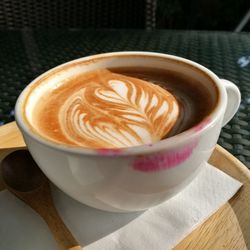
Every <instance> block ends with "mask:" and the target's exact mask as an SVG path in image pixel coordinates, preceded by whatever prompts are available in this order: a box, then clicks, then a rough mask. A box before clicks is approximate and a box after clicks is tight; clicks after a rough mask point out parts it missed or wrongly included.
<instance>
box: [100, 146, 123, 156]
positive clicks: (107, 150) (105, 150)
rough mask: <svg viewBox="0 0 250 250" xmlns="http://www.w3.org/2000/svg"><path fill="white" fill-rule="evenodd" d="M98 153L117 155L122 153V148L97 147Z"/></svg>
mask: <svg viewBox="0 0 250 250" xmlns="http://www.w3.org/2000/svg"><path fill="white" fill-rule="evenodd" d="M96 152H97V154H98V155H102V156H117V155H120V154H121V153H122V149H119V148H99V149H96Z"/></svg>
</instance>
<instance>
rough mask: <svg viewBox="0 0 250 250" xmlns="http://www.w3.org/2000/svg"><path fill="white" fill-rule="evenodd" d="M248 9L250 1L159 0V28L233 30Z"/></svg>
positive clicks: (247, 27) (249, 27)
mask: <svg viewBox="0 0 250 250" xmlns="http://www.w3.org/2000/svg"><path fill="white" fill-rule="evenodd" d="M249 9H250V1H249V0H219V1H218V0H190V1H189V0H158V1H157V15H156V16H157V18H156V27H157V28H160V29H164V28H168V29H194V30H228V31H233V30H234V29H235V28H236V26H237V25H238V23H239V22H240V21H241V19H242V18H243V17H244V16H245V14H246V13H247V11H248V10H249ZM243 30H244V31H249V30H250V22H248V23H247V24H246V26H245V27H244V29H243Z"/></svg>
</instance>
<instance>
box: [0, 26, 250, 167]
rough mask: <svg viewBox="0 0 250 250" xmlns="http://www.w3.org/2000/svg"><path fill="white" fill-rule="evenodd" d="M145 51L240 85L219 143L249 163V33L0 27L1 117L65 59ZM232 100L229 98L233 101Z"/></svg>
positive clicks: (8, 115) (8, 117) (8, 114)
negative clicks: (207, 70)
mask: <svg viewBox="0 0 250 250" xmlns="http://www.w3.org/2000/svg"><path fill="white" fill-rule="evenodd" d="M123 50H146V51H156V52H164V53H169V54H174V55H178V56H183V57H186V58H189V59H191V60H194V61H196V62H198V63H201V64H202V65H204V66H206V67H208V68H210V69H211V70H213V71H214V72H215V73H216V74H217V75H218V76H219V77H221V78H226V79H228V80H231V81H233V82H234V83H235V84H237V85H238V86H239V88H240V90H241V93H242V103H241V106H240V109H239V111H238V113H237V114H236V116H235V117H234V118H233V119H232V121H231V122H230V123H229V124H228V125H226V126H225V127H224V128H223V130H222V132H221V136H220V139H219V144H221V145H222V146H223V147H225V148H226V149H227V150H229V151H230V152H231V153H233V154H234V155H235V156H236V157H238V158H239V159H240V160H241V161H243V162H244V163H245V164H246V165H247V166H248V167H250V132H249V128H250V127H249V122H250V33H249V34H248V33H242V34H234V33H221V32H218V33H216V32H195V31H193V32H182V31H154V32H145V31H138V30H136V31H133V30H130V31H129V30H119V31H115V30H113V31H105V30H96V31H91V30H88V31H81V30H75V31H65V30H61V31H58V30H54V31H44V32H42V31H36V32H31V31H23V32H17V31H9V32H6V31H2V32H1V31H0V55H1V56H0V79H1V81H0V120H1V122H2V123H6V122H9V121H12V120H13V119H14V117H13V111H12V110H13V107H14V104H15V100H16V98H17V96H18V94H19V93H20V91H21V90H22V89H23V88H24V87H25V86H26V85H27V84H28V83H29V81H31V80H32V79H33V78H34V77H36V76H38V75H39V74H41V73H42V72H44V71H46V70H48V69H50V68H51V67H54V66H56V65H58V64H61V63H63V62H66V61H69V60H72V59H75V58H79V57H83V56H86V55H90V54H96V53H101V52H108V51H123ZM229 101H230V100H229Z"/></svg>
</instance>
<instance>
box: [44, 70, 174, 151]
mask: <svg viewBox="0 0 250 250" xmlns="http://www.w3.org/2000/svg"><path fill="white" fill-rule="evenodd" d="M51 100H53V101H52V103H50V102H49V103H47V104H46V105H45V104H44V107H43V109H44V110H43V111H42V109H41V113H44V112H45V109H47V110H50V112H53V116H52V115H51V116H50V117H55V118H54V120H53V121H51V125H52V126H57V128H56V129H52V130H53V131H50V132H49V131H44V134H45V135H49V137H50V138H51V139H53V140H58V138H60V139H59V141H60V142H62V141H64V142H65V143H66V144H71V145H76V146H80V147H89V148H121V147H130V146H137V145H141V144H147V143H153V142H156V141H159V140H161V139H162V138H163V137H164V136H166V135H167V133H168V132H169V131H170V130H171V128H172V127H173V126H174V124H175V122H176V120H177V118H178V115H179V107H178V102H177V101H176V99H175V98H174V96H173V95H171V94H170V93H169V92H168V91H167V90H165V89H163V88H161V87H159V86H157V85H155V84H153V83H150V82H148V81H144V80H141V79H138V78H135V77H130V76H126V75H122V74H117V73H113V72H111V71H109V70H98V71H93V72H90V73H87V74H84V75H82V76H81V77H80V79H78V80H77V81H75V82H74V83H73V81H72V84H71V85H70V84H69V83H66V84H65V86H62V87H59V88H58V89H56V90H55V96H54V98H51ZM57 100H60V101H59V103H56V101H57ZM50 117H49V116H48V117H47V119H48V120H51V119H50ZM44 119H46V117H44V116H43V117H42V116H41V119H39V120H40V121H41V122H43V123H44V124H45V121H44ZM41 127H42V126H41ZM43 128H44V127H43ZM50 128H51V126H50ZM41 130H42V129H41ZM39 132H40V133H41V132H42V131H39Z"/></svg>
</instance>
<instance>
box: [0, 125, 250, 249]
mask: <svg viewBox="0 0 250 250" xmlns="http://www.w3.org/2000/svg"><path fill="white" fill-rule="evenodd" d="M24 147H25V143H24V141H23V138H22V136H21V133H20V132H19V130H18V128H17V127H16V124H15V123H14V122H13V123H9V124H7V125H4V126H1V127H0V161H1V159H2V158H3V157H5V156H6V155H7V154H8V153H10V152H12V151H13V150H15V149H16V148H24ZM209 162H210V163H211V164H212V165H214V166H216V167H217V168H218V169H220V170H222V171H223V172H225V173H227V174H228V175H230V176H232V177H234V178H235V179H237V180H239V181H240V182H242V183H243V186H242V188H241V189H240V190H239V192H238V193H237V194H236V195H235V196H234V197H233V198H232V199H231V200H230V201H229V202H227V203H226V204H225V205H224V206H223V207H221V208H220V209H219V210H218V211H217V212H216V213H215V214H214V215H212V216H211V217H210V218H209V219H208V220H207V221H205V222H204V223H203V224H202V225H201V226H199V227H198V228H197V229H195V230H194V231H193V232H192V233H191V234H189V235H188V236H187V237H186V238H185V239H183V240H182V241H181V242H180V243H179V244H178V245H177V246H176V247H175V248H174V249H180V250H182V249H202V250H203V249H213V250H216V249H227V250H228V249H240V250H244V249H250V171H249V170H248V169H247V168H246V167H245V166H244V165H243V164H242V163H241V162H240V161H238V160H237V159H236V158H235V157H233V156H232V155H231V154H230V153H228V152H227V151H226V150H225V149H223V148H222V147H220V146H218V145H217V146H216V148H215V150H214V152H213V155H212V156H211V158H210V160H209ZM2 189H4V186H3V183H2V181H1V176H0V190H2Z"/></svg>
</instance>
